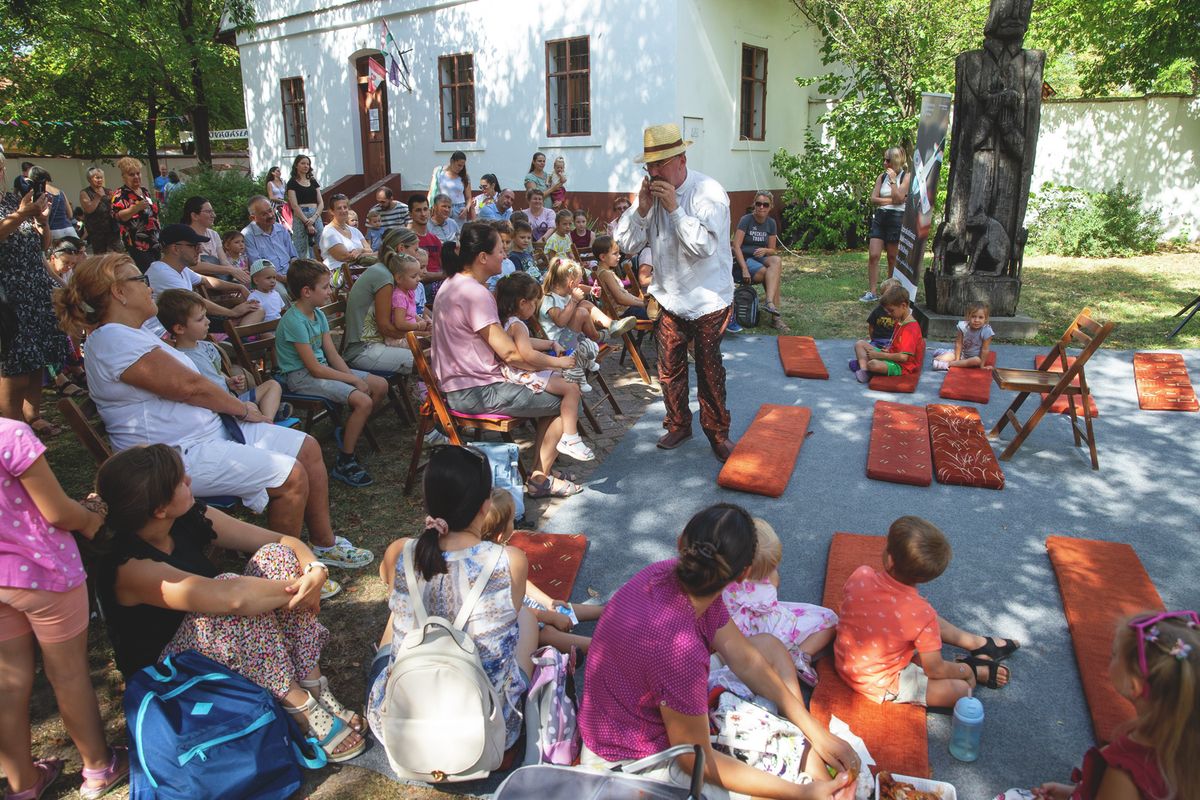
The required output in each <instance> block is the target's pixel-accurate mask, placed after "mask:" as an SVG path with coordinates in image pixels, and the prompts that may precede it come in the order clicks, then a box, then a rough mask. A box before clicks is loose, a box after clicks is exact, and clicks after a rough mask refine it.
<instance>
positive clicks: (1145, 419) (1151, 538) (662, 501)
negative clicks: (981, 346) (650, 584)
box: [543, 336, 1200, 799]
mask: <svg viewBox="0 0 1200 800" xmlns="http://www.w3.org/2000/svg"><path fill="white" fill-rule="evenodd" d="M819 348H820V351H821V355H822V357H823V358H824V360H825V363H826V365H827V366H828V367H829V371H830V380H828V381H810V380H801V379H792V378H786V377H784V375H783V373H782V370H781V368H780V366H779V360H778V356H777V350H776V344H775V341H774V340H773V339H771V338H769V337H752V336H741V337H734V338H731V339H727V340H726V345H725V363H726V366H727V368H728V371H729V404H730V408H731V410H732V413H733V431H732V433H733V435H734V436H735V437H737V436H740V435H741V434H742V432H743V431H744V430H745V428H746V427H747V426H748V425H749V424H750V421H751V419H752V418H753V415H754V412H755V411H756V410H757V408H758V406H759V405H760V404H761V403H766V402H770V403H783V404H796V405H805V406H809V407H810V408H812V410H813V418H812V423H811V425H810V428H811V431H812V433H811V434H810V435H809V437H808V439H807V440H806V441H805V443H804V447H803V449H802V450H801V452H800V457H799V459H798V461H797V463H796V467H795V471H794V473H793V474H792V478H791V482H790V483H789V485H788V489H787V491H786V492H785V494H784V495H783V496H782V497H780V498H778V499H772V498H766V497H760V496H757V495H750V494H742V493H739V492H731V491H727V490H724V489H721V488H719V487H718V486H717V485H716V476H717V473H718V471H719V466H720V465H719V464H718V463H717V461H716V460H715V459H714V458H713V457H712V456H711V454H710V452H709V450H708V446H707V442H706V440H705V439H704V438H703V437H702V436H701V435H700V429H699V419H698V418H697V420H696V422H695V430H696V436H695V437H694V438H693V439H692V440H691V441H690V442H688V443H687V444H686V445H684V446H683V447H681V448H680V449H678V450H675V451H673V452H664V451H661V450H657V449H656V448H655V447H654V442H655V440H656V439H657V437H658V436H659V435H660V434H661V432H662V429H661V424H662V418H663V407H662V403H661V401H657V402H655V403H654V404H652V405H651V407H650V409H649V410H648V411H647V413H646V414H645V415H644V416H643V417H642V419H641V420H640V421H639V422H638V423H637V425H636V426H635V427H634V428H633V429H632V430H631V431H630V434H629V435H627V436H626V437H625V438H624V439H623V440H622V441H621V442H620V443H619V444H618V445H617V446H616V448H615V449H614V450H613V452H612V453H611V454H610V455H609V456H608V457H607V459H606V460H605V462H604V463H603V464H602V465H601V466H600V468H599V469H597V471H596V472H595V473H594V474H593V475H591V476H590V479H589V481H588V487H587V490H586V491H585V492H584V493H583V494H581V495H579V496H578V497H575V498H572V499H571V500H569V501H567V502H565V503H563V505H562V506H561V507H560V508H558V509H556V510H555V511H554V513H553V515H552V516H551V518H550V519H549V520H547V521H546V524H545V525H544V526H543V528H544V529H545V530H549V531H556V532H574V531H585V532H586V533H587V534H588V535H589V536H590V547H589V549H588V553H587V556H586V558H585V559H584V562H583V566H582V569H581V571H580V575H579V580H578V581H577V583H576V588H575V595H574V598H573V599H575V600H577V601H579V600H584V599H586V598H587V591H586V589H587V587H594V588H595V589H597V590H599V591H600V592H601V593H603V594H604V595H606V596H607V595H608V594H610V593H611V592H613V591H615V590H616V589H617V588H618V587H619V586H620V585H621V584H622V583H623V582H624V581H626V580H627V579H629V578H630V577H631V576H632V575H633V574H634V573H635V572H637V571H638V570H639V569H641V567H643V566H644V565H645V564H647V563H649V562H651V561H655V560H658V559H662V558H667V557H669V556H670V555H671V554H672V551H673V544H674V541H675V537H676V536H677V535H678V533H679V531H680V530H682V528H683V525H684V523H685V522H686V521H687V519H688V518H689V517H690V516H691V515H692V514H693V513H694V512H695V511H697V510H698V509H700V508H702V507H704V506H705V505H707V504H709V503H713V502H717V501H722V500H725V501H731V502H736V503H740V504H742V505H744V506H746V507H747V508H748V509H749V510H750V511H751V512H752V513H754V514H756V515H760V516H763V517H765V518H766V519H767V520H769V521H770V522H771V523H772V524H773V525H774V526H775V528H776V530H777V531H778V532H779V534H780V536H781V537H782V539H783V541H784V562H783V568H782V569H781V574H782V576H783V583H782V585H781V587H780V597H781V598H783V599H787V600H802V601H807V602H819V601H820V598H821V594H822V587H823V583H824V573H825V563H826V553H827V551H828V546H829V540H830V537H831V535H832V534H833V532H834V531H839V530H841V531H851V532H857V533H872V534H883V533H885V532H886V530H887V527H888V525H889V523H890V522H891V521H892V520H893V519H895V518H896V517H898V516H901V515H903V514H917V515H920V516H923V517H926V518H928V519H930V520H931V521H933V522H934V523H936V524H937V525H939V526H940V527H941V528H942V529H943V530H944V531H946V533H947V534H948V535H949V537H950V539H951V542H952V543H953V546H954V561H953V563H952V564H951V566H950V568H949V570H948V571H947V572H946V574H945V575H943V576H942V577H940V578H938V579H937V580H936V581H934V582H932V583H931V584H929V585H927V586H926V587H924V589H923V592H924V593H925V595H926V596H927V597H928V598H929V599H930V600H931V601H932V602H933V604H934V606H935V607H936V608H937V609H938V610H939V612H941V613H942V614H943V615H944V616H946V617H947V618H948V619H950V620H952V621H954V622H956V623H958V624H960V625H962V626H964V627H966V628H968V629H972V630H975V631H979V632H984V633H995V634H997V635H1001V636H1012V637H1016V638H1018V639H1020V640H1021V641H1022V642H1023V643H1024V646H1023V647H1022V649H1021V651H1020V652H1019V653H1018V654H1017V655H1016V656H1015V657H1014V658H1013V659H1012V660H1010V661H1009V662H1008V663H1009V664H1010V665H1011V667H1012V669H1013V683H1012V684H1011V685H1010V686H1008V687H1006V688H1005V689H1003V690H1001V691H990V690H987V689H983V690H981V691H980V697H981V699H982V700H983V702H984V707H985V710H986V713H987V722H986V728H985V734H984V737H985V738H984V745H983V757H982V758H981V760H980V761H978V762H976V763H974V764H971V765H965V764H960V763H959V762H956V761H954V759H952V758H951V757H950V756H949V754H948V753H947V751H946V743H947V741H948V739H949V731H950V725H949V719H948V718H946V717H943V716H940V715H936V714H931V715H930V717H929V749H930V756H931V761H932V765H933V769H934V772H935V775H936V776H937V777H939V778H941V779H943V780H949V781H951V782H952V783H954V784H955V785H956V787H957V788H958V794H959V797H960V798H965V799H973V798H990V797H993V796H995V794H996V793H997V792H999V791H1000V790H1002V789H1004V788H1007V787H1009V786H1029V785H1033V784H1035V783H1038V782H1040V781H1043V780H1050V779H1057V780H1065V779H1066V778H1067V777H1068V775H1069V774H1070V771H1071V767H1072V766H1073V765H1075V764H1076V763H1078V761H1079V760H1080V758H1081V756H1082V755H1083V752H1084V751H1085V750H1086V748H1087V747H1088V745H1089V744H1090V742H1091V738H1092V731H1091V723H1090V721H1089V717H1088V715H1087V711H1086V707H1085V703H1084V699H1083V694H1082V690H1081V687H1080V682H1079V675H1078V670H1077V668H1076V664H1075V658H1074V655H1073V652H1072V650H1071V647H1070V638H1069V635H1068V632H1067V627H1066V622H1065V619H1064V617H1063V613H1062V603H1061V599H1060V597H1059V593H1058V588H1057V584H1056V583H1055V580H1054V574H1053V571H1052V570H1051V568H1050V562H1049V560H1048V559H1047V557H1046V552H1045V547H1044V544H1043V543H1044V541H1045V538H1046V537H1047V536H1048V535H1051V534H1061V535H1068V536H1076V537H1082V538H1092V539H1107V540H1114V541H1124V542H1128V543H1130V544H1132V545H1133V546H1134V548H1135V549H1136V550H1137V552H1138V555H1139V557H1140V558H1141V560H1142V563H1143V564H1144V565H1145V567H1146V569H1147V571H1148V572H1149V573H1150V577H1151V579H1152V580H1153V581H1154V582H1155V584H1156V585H1157V586H1158V589H1159V592H1160V593H1161V595H1162V597H1163V600H1164V601H1165V602H1166V604H1167V606H1168V607H1173V608H1195V607H1197V606H1198V605H1200V590H1198V589H1197V580H1196V577H1195V576H1196V566H1197V561H1198V559H1197V557H1196V545H1195V542H1196V538H1197V534H1198V530H1197V529H1198V528H1200V525H1198V524H1197V521H1198V514H1197V509H1198V508H1200V506H1198V504H1197V501H1196V497H1195V493H1196V487H1197V486H1198V485H1200V482H1198V481H1197V478H1198V477H1200V455H1198V454H1197V451H1196V449H1195V448H1194V447H1192V446H1191V442H1192V441H1193V438H1194V437H1195V435H1196V432H1197V430H1198V427H1197V426H1198V425H1200V414H1185V413H1178V412H1146V411H1141V410H1139V409H1138V407H1137V394H1136V390H1135V389H1134V384H1133V367H1132V353H1130V352H1121V351H1102V352H1100V353H1099V354H1098V355H1096V356H1095V357H1094V358H1093V359H1092V362H1091V363H1090V364H1089V366H1088V371H1087V372H1088V377H1089V382H1090V384H1091V385H1092V387H1093V390H1094V392H1095V395H1096V402H1097V404H1098V406H1099V409H1100V417H1099V418H1098V419H1097V420H1096V423H1095V424H1096V429H1097V436H1098V441H1099V448H1100V466H1101V470H1100V472H1093V471H1092V470H1091V468H1090V464H1089V463H1088V458H1087V454H1086V452H1087V451H1086V450H1084V449H1079V450H1077V449H1075V448H1074V447H1073V446H1072V442H1071V435H1070V429H1069V427H1068V423H1067V421H1066V420H1065V419H1062V418H1057V417H1054V418H1048V419H1045V420H1044V421H1043V422H1042V423H1041V425H1039V426H1038V428H1037V429H1036V430H1035V431H1034V432H1033V434H1031V436H1030V438H1029V439H1028V440H1027V441H1026V443H1025V444H1024V446H1023V447H1022V448H1021V450H1020V451H1018V453H1017V455H1016V456H1015V457H1014V459H1013V460H1012V461H1009V462H1007V463H1005V462H1001V463H1002V467H1003V469H1004V472H1005V476H1006V486H1005V488H1004V490H1003V491H999V492H996V491H990V490H986V489H974V488H967V487H957V486H943V485H941V484H938V483H936V482H935V483H934V485H933V486H931V487H928V488H922V487H912V486H901V485H898V484H892V483H883V482H879V481H873V480H869V479H867V478H866V476H865V464H866V456H867V443H868V438H869V435H870V424H871V413H872V407H873V405H874V402H875V401H876V400H879V399H890V400H896V401H899V402H909V403H929V402H948V401H941V400H940V399H939V398H938V396H937V392H938V390H939V389H940V387H941V382H942V374H941V373H934V372H929V371H927V372H926V373H925V374H924V376H923V377H922V379H921V384H920V387H919V389H918V391H917V393H916V394H914V395H889V394H885V393H880V392H872V391H869V390H868V389H867V388H866V387H865V386H863V385H861V384H859V383H857V382H856V381H855V380H854V377H853V375H852V374H851V373H850V372H849V371H847V370H846V361H847V359H848V357H849V356H850V355H851V353H850V343H849V342H846V341H836V340H834V341H824V342H820V343H819ZM931 349H932V348H931ZM996 350H997V354H998V359H999V364H1000V366H1020V367H1025V366H1031V365H1032V357H1033V354H1035V353H1038V352H1044V351H1045V348H1041V349H1037V348H1033V347H1019V346H1007V345H999V346H997V347H996ZM1185 359H1186V360H1187V363H1188V368H1189V371H1190V372H1191V374H1192V376H1193V377H1194V379H1197V380H1200V353H1186V354H1185ZM693 386H694V380H693ZM1009 402H1011V395H1010V394H1009V393H1007V392H1000V391H998V390H997V389H996V388H995V387H993V391H992V401H991V403H990V404H989V405H988V406H987V407H984V408H981V414H982V416H983V421H984V425H985V427H990V426H991V424H993V423H994V422H995V420H996V418H997V417H998V416H999V414H1000V411H1001V410H1002V409H1003V408H1004V407H1005V406H1006V405H1007V404H1008V403H1009ZM1030 402H1032V401H1029V402H1027V404H1026V405H1027V407H1028V406H1029V403H1030ZM965 405H972V404H965ZM976 407H978V406H976ZM1112 579H1113V580H1114V581H1119V580H1121V576H1120V575H1114V576H1112Z"/></svg>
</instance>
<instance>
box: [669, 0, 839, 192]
mask: <svg viewBox="0 0 1200 800" xmlns="http://www.w3.org/2000/svg"><path fill="white" fill-rule="evenodd" d="M679 3H680V10H679V15H680V20H679V42H678V47H679V106H678V114H679V118H680V119H683V120H685V126H686V127H687V128H688V129H689V131H696V130H702V134H701V135H700V136H698V137H697V136H695V135H692V136H690V137H689V138H693V139H695V140H696V145H695V146H693V148H692V151H691V154H689V156H688V159H689V162H690V163H692V164H693V165H694V166H695V167H696V168H697V169H699V170H700V171H701V172H704V173H706V174H708V175H711V176H712V177H714V178H716V179H717V180H718V181H719V182H720V183H721V185H722V186H724V187H725V189H726V190H727V191H737V190H755V189H760V188H770V189H775V188H780V187H782V186H783V181H782V180H781V179H780V178H778V177H777V176H775V175H774V174H773V173H772V172H771V156H772V155H773V154H774V153H775V152H776V151H778V150H779V149H780V148H781V147H782V148H784V149H786V150H789V151H791V152H800V151H801V150H803V149H804V132H805V130H806V129H807V127H808V125H809V109H808V105H809V101H810V100H811V99H814V98H816V97H817V92H816V88H815V87H813V86H807V87H801V86H798V85H797V84H796V78H797V77H801V76H811V75H818V74H820V73H821V72H822V71H823V67H822V66H821V59H820V53H819V42H818V40H817V38H816V36H815V34H814V31H813V29H812V28H811V27H810V26H809V25H808V24H807V22H805V21H804V20H803V19H802V18H801V17H800V16H799V14H798V13H797V12H796V9H795V7H794V6H793V5H792V4H791V3H789V2H781V1H780V0H759V1H758V2H736V0H679ZM743 44H748V45H752V46H754V47H761V48H764V49H766V51H767V108H766V136H765V139H764V141H761V142H749V141H740V140H739V124H740V111H741V110H740V105H741V65H742V45H743ZM697 121H702V124H698V123H697Z"/></svg>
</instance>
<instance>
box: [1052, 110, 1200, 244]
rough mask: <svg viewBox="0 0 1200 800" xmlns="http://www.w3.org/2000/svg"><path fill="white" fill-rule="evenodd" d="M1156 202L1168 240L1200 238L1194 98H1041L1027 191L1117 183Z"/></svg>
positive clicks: (1199, 131)
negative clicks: (1183, 236)
mask: <svg viewBox="0 0 1200 800" xmlns="http://www.w3.org/2000/svg"><path fill="white" fill-rule="evenodd" d="M1119 180H1120V181H1123V182H1124V183H1125V186H1126V187H1127V188H1130V189H1136V190H1138V191H1139V192H1142V194H1143V196H1144V198H1145V202H1146V203H1148V204H1149V205H1154V206H1160V207H1161V208H1162V217H1163V221H1164V222H1166V224H1167V230H1166V231H1165V234H1164V235H1165V236H1166V237H1167V238H1170V237H1173V236H1176V235H1178V234H1180V233H1186V234H1187V235H1188V236H1189V238H1190V239H1192V240H1193V241H1195V240H1196V239H1197V238H1200V97H1182V96H1178V95H1165V96H1164V95H1159V96H1150V97H1135V98H1113V99H1106V100H1068V101H1057V102H1056V101H1050V102H1047V103H1043V104H1042V126H1041V131H1040V132H1039V134H1038V151H1037V161H1036V163H1035V164H1034V168H1033V185H1032V188H1033V191H1034V192H1036V191H1037V190H1038V189H1039V188H1040V187H1041V186H1042V184H1043V183H1046V182H1050V183H1055V184H1060V185H1067V186H1075V187H1078V188H1080V189H1089V190H1093V191H1100V190H1104V189H1111V188H1112V187H1113V186H1115V185H1116V183H1117V181H1119Z"/></svg>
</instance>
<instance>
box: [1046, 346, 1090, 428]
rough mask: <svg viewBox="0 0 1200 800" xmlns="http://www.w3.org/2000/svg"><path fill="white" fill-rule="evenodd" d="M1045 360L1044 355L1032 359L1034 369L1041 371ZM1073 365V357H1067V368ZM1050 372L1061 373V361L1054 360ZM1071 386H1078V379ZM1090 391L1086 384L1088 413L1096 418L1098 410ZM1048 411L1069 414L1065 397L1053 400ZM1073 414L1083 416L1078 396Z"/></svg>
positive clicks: (1080, 399)
mask: <svg viewBox="0 0 1200 800" xmlns="http://www.w3.org/2000/svg"><path fill="white" fill-rule="evenodd" d="M1045 358H1046V356H1045V355H1040V356H1034V357H1033V366H1034V368H1035V369H1041V366H1042V361H1043V360H1044V359H1045ZM1074 363H1075V356H1067V366H1068V367H1069V366H1070V365H1072V364H1074ZM1050 371H1051V372H1058V373H1061V372H1062V371H1063V368H1062V360H1061V359H1057V358H1056V359H1054V363H1053V364H1051V365H1050ZM1071 385H1072V386H1078V385H1079V379H1078V378H1076V379H1075V380H1074V381H1072V382H1071ZM1091 389H1092V387H1091V384H1088V411H1089V413H1090V414H1091V415H1092V416H1093V417H1098V416H1100V409H1098V408H1096V396H1095V395H1093V394H1092V393H1091ZM1045 397H1046V395H1042V399H1045ZM1050 411H1052V412H1053V413H1055V414H1069V413H1071V410H1070V408H1069V407H1068V400H1067V397H1066V395H1063V396H1062V397H1059V398H1058V399H1057V400H1055V401H1054V405H1052V406H1050ZM1075 413H1076V414H1079V415H1080V416H1083V398H1081V397H1079V396H1076V397H1075Z"/></svg>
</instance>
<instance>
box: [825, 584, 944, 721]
mask: <svg viewBox="0 0 1200 800" xmlns="http://www.w3.org/2000/svg"><path fill="white" fill-rule="evenodd" d="M941 649H942V636H941V633H940V632H939V630H938V621H937V612H936V611H934V610H933V606H931V605H929V601H928V600H926V599H925V598H924V597H921V595H920V594H919V593H918V592H917V589H916V587H914V586H908V585H906V584H903V583H900V582H899V581H898V580H896V579H895V578H893V577H892V576H891V575H888V574H887V573H886V572H882V571H880V570H875V569H872V568H871V567H867V566H862V567H859V568H858V569H856V570H854V572H853V574H851V575H850V578H849V580H847V581H846V588H845V589H844V590H843V596H842V608H841V612H840V619H839V620H838V635H837V639H835V640H834V644H833V656H834V663H835V665H836V666H837V671H838V674H839V675H841V676H842V680H844V681H845V682H846V683H847V684H848V685H849V686H851V687H853V688H854V689H857V690H858V691H859V692H861V693H862V694H865V695H867V696H868V697H870V698H872V699H874V700H875V701H876V702H883V699H884V695H885V694H886V693H887V692H893V693H894V692H896V690H897V689H898V688H899V684H900V677H899V676H900V671H901V670H902V669H904V668H905V667H907V666H908V664H909V662H911V661H912V658H913V651H914V650H915V651H916V652H918V653H930V652H933V651H934V650H941Z"/></svg>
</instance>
